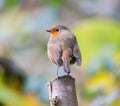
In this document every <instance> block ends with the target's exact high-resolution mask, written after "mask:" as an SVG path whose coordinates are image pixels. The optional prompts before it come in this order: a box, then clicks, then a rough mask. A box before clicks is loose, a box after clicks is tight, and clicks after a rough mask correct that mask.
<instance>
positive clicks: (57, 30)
mask: <svg viewBox="0 0 120 106" xmlns="http://www.w3.org/2000/svg"><path fill="white" fill-rule="evenodd" d="M46 31H47V32H50V36H51V37H57V36H59V35H60V34H62V33H63V32H65V31H69V29H68V28H67V27H66V26H62V25H57V26H53V27H51V28H50V29H49V30H46Z"/></svg>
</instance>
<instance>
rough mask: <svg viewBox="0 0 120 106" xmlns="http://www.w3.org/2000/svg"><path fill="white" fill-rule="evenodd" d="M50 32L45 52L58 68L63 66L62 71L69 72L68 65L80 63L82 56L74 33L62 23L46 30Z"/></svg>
mask: <svg viewBox="0 0 120 106" xmlns="http://www.w3.org/2000/svg"><path fill="white" fill-rule="evenodd" d="M46 31H47V32H49V33H50V38H49V40H48V44H47V54H48V57H49V59H50V60H51V62H52V63H54V64H56V65H57V66H58V67H57V77H59V76H58V69H59V67H60V66H63V69H64V72H66V73H67V75H69V74H70V73H71V69H70V65H72V64H74V63H76V64H77V65H78V66H80V65H81V62H82V57H81V52H80V49H79V46H78V42H77V39H76V37H75V35H74V34H73V33H72V32H71V31H70V30H69V29H68V28H67V27H66V26H64V25H55V26H53V27H51V28H50V29H48V30H46Z"/></svg>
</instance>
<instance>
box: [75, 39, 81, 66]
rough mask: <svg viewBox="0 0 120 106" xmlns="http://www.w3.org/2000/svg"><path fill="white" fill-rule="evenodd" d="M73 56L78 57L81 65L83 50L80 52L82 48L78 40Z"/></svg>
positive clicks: (77, 59)
mask: <svg viewBox="0 0 120 106" xmlns="http://www.w3.org/2000/svg"><path fill="white" fill-rule="evenodd" d="M73 56H74V57H75V58H76V62H77V65H78V66H80V65H81V62H82V57H81V52H80V49H79V46H78V43H77V41H76V43H75V44H74V48H73Z"/></svg>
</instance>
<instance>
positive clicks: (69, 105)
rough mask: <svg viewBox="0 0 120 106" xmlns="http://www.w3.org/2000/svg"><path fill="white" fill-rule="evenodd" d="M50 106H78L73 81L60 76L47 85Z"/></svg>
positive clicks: (70, 78) (67, 77) (68, 77)
mask: <svg viewBox="0 0 120 106" xmlns="http://www.w3.org/2000/svg"><path fill="white" fill-rule="evenodd" d="M48 91H49V98H50V106H78V102H77V96H76V88H75V79H74V78H72V77H71V76H69V75H67V76H62V77H59V78H56V79H54V80H53V81H50V82H49V83H48Z"/></svg>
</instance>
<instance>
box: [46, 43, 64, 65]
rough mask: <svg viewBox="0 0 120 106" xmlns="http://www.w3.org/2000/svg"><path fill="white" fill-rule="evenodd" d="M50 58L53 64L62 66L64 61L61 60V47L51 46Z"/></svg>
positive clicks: (49, 47)
mask: <svg viewBox="0 0 120 106" xmlns="http://www.w3.org/2000/svg"><path fill="white" fill-rule="evenodd" d="M48 56H49V58H50V60H51V61H52V62H53V63H55V64H57V65H59V66H61V65H62V60H61V56H62V51H61V47H60V46H58V45H55V44H49V46H48Z"/></svg>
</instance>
